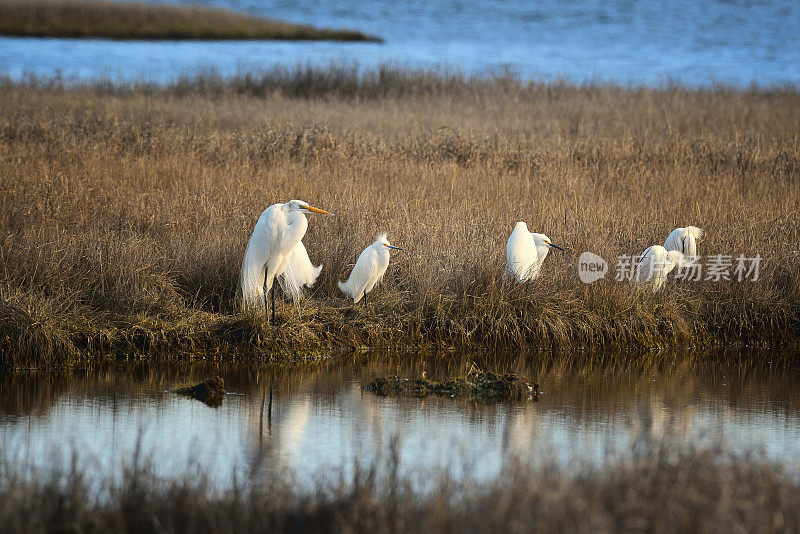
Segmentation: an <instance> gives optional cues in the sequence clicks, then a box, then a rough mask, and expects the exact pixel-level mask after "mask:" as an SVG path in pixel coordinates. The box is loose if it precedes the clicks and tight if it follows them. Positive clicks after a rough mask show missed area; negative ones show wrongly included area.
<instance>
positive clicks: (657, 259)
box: [636, 245, 684, 293]
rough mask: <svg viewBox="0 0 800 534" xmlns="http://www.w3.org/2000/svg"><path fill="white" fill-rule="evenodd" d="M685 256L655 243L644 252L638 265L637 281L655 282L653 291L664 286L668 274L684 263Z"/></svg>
mask: <svg viewBox="0 0 800 534" xmlns="http://www.w3.org/2000/svg"><path fill="white" fill-rule="evenodd" d="M683 262H684V258H683V254H681V253H680V252H679V251H677V250H669V251H668V250H667V249H665V248H664V247H662V246H661V245H653V246H652V247H648V248H646V249H645V251H644V252H642V255H641V256H640V257H639V262H638V263H637V265H636V281H637V282H639V283H640V284H644V283H645V282H649V281H652V282H653V293H655V292H656V291H658V290H660V289H661V288H662V287H664V282H665V281H666V279H667V275H668V274H669V273H670V271H672V270H673V269H674V268H675V267H680V266H682V265H683Z"/></svg>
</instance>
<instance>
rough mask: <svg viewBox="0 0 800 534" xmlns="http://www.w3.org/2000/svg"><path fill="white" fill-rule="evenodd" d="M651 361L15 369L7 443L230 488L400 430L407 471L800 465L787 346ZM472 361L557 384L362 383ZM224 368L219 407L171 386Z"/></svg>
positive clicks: (797, 399)
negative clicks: (717, 454) (499, 395)
mask: <svg viewBox="0 0 800 534" xmlns="http://www.w3.org/2000/svg"><path fill="white" fill-rule="evenodd" d="M581 358H583V361H580V359H581ZM650 359H651V360H652V362H649V363H644V364H630V363H626V364H620V363H619V361H621V360H624V358H622V359H617V362H618V363H616V364H614V363H601V360H602V358H601V357H600V356H599V355H592V356H583V357H579V358H578V361H577V362H576V357H574V356H573V357H569V358H555V359H553V358H549V357H548V358H547V359H542V358H541V357H539V358H531V357H528V358H521V357H506V358H502V359H500V360H496V359H493V360H492V362H493V363H492V364H490V363H489V361H488V360H486V359H485V357H484V358H482V357H467V356H463V357H462V356H457V355H452V356H447V357H444V358H443V357H442V356H439V357H437V358H435V359H429V360H427V361H426V360H425V359H423V358H420V357H415V356H411V355H401V356H393V357H389V356H383V357H380V358H375V357H368V356H358V357H353V356H337V357H335V358H332V359H330V360H328V361H326V362H323V363H321V364H314V365H307V366H303V367H301V368H292V369H283V370H274V369H273V370H262V371H254V370H251V369H249V368H247V367H210V366H186V367H181V368H171V369H167V370H164V369H155V368H139V369H134V370H128V371H121V370H118V369H116V370H115V369H110V370H106V371H91V372H73V373H71V374H68V375H65V374H48V373H22V374H14V375H8V374H7V375H5V376H0V450H2V451H4V454H5V455H6V456H7V457H10V458H11V460H12V461H13V462H14V464H15V465H19V466H29V467H34V468H36V469H38V470H45V471H47V470H51V469H55V470H66V469H67V468H68V467H69V465H70V463H71V455H72V454H73V453H76V454H77V459H78V461H79V462H80V465H83V466H85V467H86V470H87V471H88V474H89V475H90V476H91V475H96V476H100V477H115V476H118V475H119V473H120V469H121V466H122V465H124V464H125V463H126V462H128V461H130V460H131V459H132V457H133V455H134V454H135V451H136V450H137V446H138V447H140V450H141V452H142V457H144V458H146V459H147V460H148V461H150V462H152V466H153V467H154V469H155V470H156V471H157V472H158V474H159V475H161V476H166V477H170V476H181V475H182V474H185V473H186V472H194V471H195V470H197V469H199V470H200V471H203V472H205V473H207V474H209V475H210V476H211V477H212V479H213V480H214V481H215V483H216V484H218V485H219V486H221V487H224V486H226V485H228V484H229V483H230V482H231V480H232V478H231V477H232V475H233V474H234V473H236V474H237V475H238V476H246V475H247V474H248V473H251V472H253V471H254V470H259V469H280V470H282V472H283V470H284V469H285V470H288V471H291V472H292V473H294V474H295V475H296V476H297V481H298V484H300V485H301V486H307V487H311V486H312V485H313V483H315V482H318V481H320V480H321V479H326V478H330V477H334V476H337V475H338V474H340V473H345V474H347V473H350V472H352V469H353V466H354V463H355V462H356V461H360V462H364V463H366V464H369V463H370V462H372V461H373V460H375V459H376V458H386V457H387V455H388V453H389V447H390V444H391V443H392V440H393V438H399V445H400V446H399V450H400V468H401V470H402V471H403V472H404V473H408V474H414V473H423V472H430V471H432V470H436V469H447V470H449V471H450V472H451V473H452V474H453V475H454V476H456V477H460V476H463V475H464V473H468V474H469V476H470V477H475V478H478V479H490V478H492V477H493V476H494V475H495V474H496V473H498V471H499V470H500V469H501V467H502V466H503V463H504V462H505V461H507V460H508V459H509V458H511V457H513V458H521V459H522V460H524V461H526V462H530V463H533V464H536V463H540V464H541V463H546V464H549V463H557V464H560V465H563V466H567V467H570V466H576V465H580V464H582V463H583V464H585V463H599V462H602V461H604V460H607V459H608V458H609V457H627V456H631V455H637V454H641V453H646V452H647V450H648V447H649V446H650V444H651V443H653V440H656V441H658V440H660V439H662V438H665V439H666V438H668V439H670V440H673V441H675V442H676V443H677V445H678V446H689V445H721V446H723V447H724V448H726V449H728V450H730V451H733V452H745V451H752V450H760V451H761V452H763V454H765V455H766V457H767V458H769V459H770V460H774V461H778V462H782V463H785V464H787V465H788V466H789V467H790V468H797V467H798V464H797V459H798V458H800V415H798V414H799V413H800V412H799V411H798V408H800V368H798V365H797V363H793V364H786V363H785V362H784V361H783V360H782V359H781V358H780V355H774V354H773V355H768V354H764V355H758V356H756V357H754V358H753V359H750V360H746V361H740V360H738V356H736V355H728V356H724V357H723V358H719V357H717V356H714V357H709V356H707V355H705V356H696V357H686V356H681V357H675V356H670V355H664V354H659V355H655V356H653V357H651V358H650ZM470 361H476V362H478V363H479V364H480V365H483V366H484V367H489V366H490V365H491V367H492V368H494V369H498V370H503V371H514V372H517V373H520V374H524V375H527V376H529V377H531V378H533V377H536V379H537V380H538V381H539V382H540V384H541V386H542V390H543V391H544V392H545V393H544V394H543V395H542V396H541V398H540V401H539V402H531V401H528V402H515V403H494V404H483V403H479V402H467V401H455V400H452V399H449V398H428V399H424V400H423V399H415V398H382V397H379V396H376V395H374V394H372V393H369V392H362V391H361V389H360V386H361V385H362V384H364V383H366V382H367V381H368V380H370V379H372V378H375V377H377V376H383V375H387V374H399V375H402V376H408V377H418V376H420V374H421V373H422V372H423V371H425V372H426V374H427V376H429V377H432V376H441V377H444V376H450V375H453V374H458V373H461V372H463V370H464V369H465V368H466V367H467V366H468V365H469V362H470ZM794 361H795V362H796V358H795V360H794ZM587 362H588V363H587ZM654 362H659V363H658V364H656V363H654ZM216 373H219V374H221V375H222V376H223V377H224V379H225V381H226V384H227V386H228V390H229V392H230V393H229V394H228V395H227V396H226V397H225V399H224V401H223V403H222V405H221V406H219V407H217V408H213V407H209V406H206V405H204V404H202V403H200V402H199V401H196V400H191V399H186V398H182V397H179V396H176V395H174V394H172V393H169V392H168V391H169V390H170V389H172V388H174V387H176V386H178V385H181V384H184V383H186V382H189V381H195V380H198V379H200V378H202V377H204V376H208V375H210V374H216ZM270 396H271V398H272V401H271V403H270V400H269V399H270ZM240 480H241V478H240Z"/></svg>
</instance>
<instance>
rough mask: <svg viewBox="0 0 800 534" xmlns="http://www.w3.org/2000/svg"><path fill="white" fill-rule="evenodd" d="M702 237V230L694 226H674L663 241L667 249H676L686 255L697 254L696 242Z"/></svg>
mask: <svg viewBox="0 0 800 534" xmlns="http://www.w3.org/2000/svg"><path fill="white" fill-rule="evenodd" d="M702 237H703V231H702V230H701V229H700V228H698V227H696V226H687V227H686V228H676V229H674V230H673V231H672V233H671V234H669V237H667V240H666V241H665V242H664V248H665V249H667V250H677V251H678V252H680V253H681V254H684V255H686V256H697V242H698V241H700V238H702Z"/></svg>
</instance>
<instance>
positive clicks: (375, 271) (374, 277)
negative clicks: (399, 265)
mask: <svg viewBox="0 0 800 534" xmlns="http://www.w3.org/2000/svg"><path fill="white" fill-rule="evenodd" d="M389 249H393V250H403V249H402V248H400V247H394V246H392V245H390V244H389V240H388V239H387V238H386V234H381V235H379V236H378V238H377V239H376V240H375V242H374V243H373V244H371V245H370V246H368V247H367V248H365V249H364V251H363V252H362V253H361V255H360V256H359V257H358V261H356V266H355V267H353V271H352V272H351V273H350V278H348V279H347V281H346V282H341V281H340V282H339V289H341V290H342V293H344V294H345V295H349V296H350V297H352V298H353V304H356V303H358V301H359V300H361V298H362V297H363V298H364V303H365V304H366V302H367V293H369V292H370V291H372V288H373V287H375V284H377V283H378V282H380V280H381V278H383V275H384V274H385V273H386V268H387V267H389Z"/></svg>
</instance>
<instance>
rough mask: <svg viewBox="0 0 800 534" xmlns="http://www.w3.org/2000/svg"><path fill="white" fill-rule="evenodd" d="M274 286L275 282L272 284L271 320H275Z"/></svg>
mask: <svg viewBox="0 0 800 534" xmlns="http://www.w3.org/2000/svg"><path fill="white" fill-rule="evenodd" d="M275 286H276V284H272V322H273V323H274V322H275Z"/></svg>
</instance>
